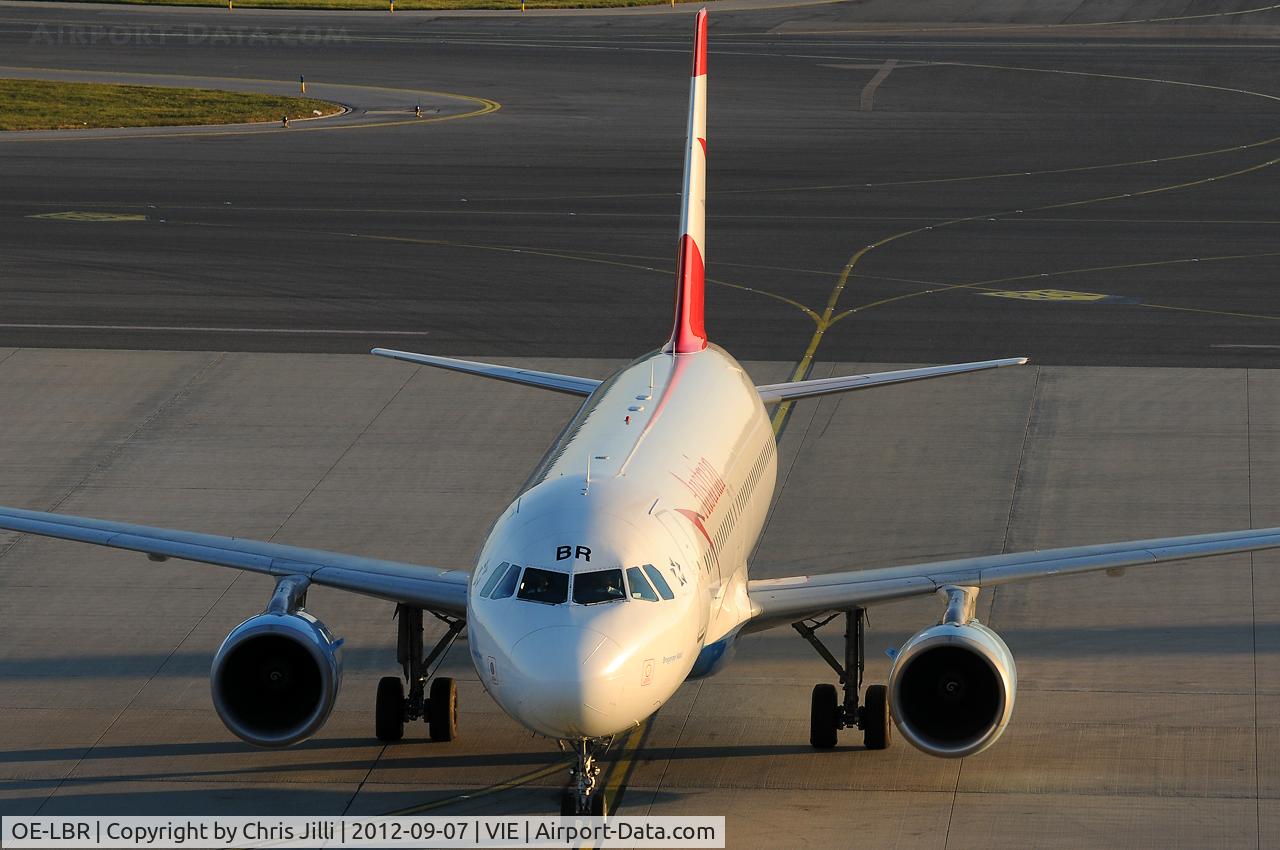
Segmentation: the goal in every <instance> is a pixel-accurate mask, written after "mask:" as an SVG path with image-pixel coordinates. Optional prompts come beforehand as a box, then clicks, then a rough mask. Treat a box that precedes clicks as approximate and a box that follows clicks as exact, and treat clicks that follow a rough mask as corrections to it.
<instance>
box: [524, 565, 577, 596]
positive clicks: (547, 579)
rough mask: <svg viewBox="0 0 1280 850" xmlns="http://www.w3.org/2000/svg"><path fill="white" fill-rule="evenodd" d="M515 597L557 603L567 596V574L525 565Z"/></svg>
mask: <svg viewBox="0 0 1280 850" xmlns="http://www.w3.org/2000/svg"><path fill="white" fill-rule="evenodd" d="M516 597H517V598H519V599H527V600H529V601H530V602H541V603H543V604H546V605H559V604H561V603H562V602H564V601H565V600H566V599H568V598H569V576H568V574H567V573H557V572H552V571H551V570H540V569H538V568H537V567H525V570H524V576H523V578H521V580H520V591H519V592H518V593H517V594H516Z"/></svg>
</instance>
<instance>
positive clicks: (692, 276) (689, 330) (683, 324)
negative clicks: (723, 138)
mask: <svg viewBox="0 0 1280 850" xmlns="http://www.w3.org/2000/svg"><path fill="white" fill-rule="evenodd" d="M706 208H707V10H706V9H703V10H701V11H700V12H698V16H697V18H696V19H695V23H694V35H693V80H692V81H691V83H690V86H689V132H688V135H687V136H686V138H685V150H684V193H683V203H682V206H681V209H680V249H679V251H680V253H679V260H678V266H677V269H676V321H675V327H674V328H673V329H672V331H671V342H670V343H668V345H667V349H666V350H667V351H671V352H673V353H675V354H687V353H689V352H693V351H701V350H702V349H704V348H706V347H707V331H706V328H705V327H704V323H703V290H704V288H705V283H704V279H703V262H704V260H705V258H706V253H705V245H706V243H705V242H704V241H703V237H704V235H705V221H706Z"/></svg>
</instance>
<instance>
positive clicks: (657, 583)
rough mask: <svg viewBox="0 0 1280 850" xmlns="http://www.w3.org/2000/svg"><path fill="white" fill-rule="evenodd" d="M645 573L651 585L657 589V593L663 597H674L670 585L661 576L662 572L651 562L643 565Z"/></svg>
mask: <svg viewBox="0 0 1280 850" xmlns="http://www.w3.org/2000/svg"><path fill="white" fill-rule="evenodd" d="M644 572H645V575H647V576H649V579H650V580H651V581H652V582H653V586H654V587H656V588H657V589H658V593H660V594H662V598H663V599H675V598H676V595H675V594H674V593H672V592H671V585H669V584H667V580H666V579H665V578H663V577H662V573H660V572H659V571H658V568H657V567H655V566H654V565H653V564H645V565H644Z"/></svg>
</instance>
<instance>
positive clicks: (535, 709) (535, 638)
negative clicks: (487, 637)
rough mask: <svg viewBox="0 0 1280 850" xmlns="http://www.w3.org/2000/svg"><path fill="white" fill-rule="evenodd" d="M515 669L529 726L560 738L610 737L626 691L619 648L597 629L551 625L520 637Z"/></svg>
mask: <svg viewBox="0 0 1280 850" xmlns="http://www.w3.org/2000/svg"><path fill="white" fill-rule="evenodd" d="M511 663H512V666H513V667H514V668H515V669H516V671H517V672H518V673H519V675H520V676H521V678H522V679H523V680H524V682H525V683H526V687H525V688H524V698H523V699H521V713H522V714H523V715H524V716H525V719H526V720H527V721H528V722H529V723H530V725H531V726H533V727H535V728H537V729H538V730H539V731H541V732H542V733H543V734H547V735H550V736H552V737H557V738H574V737H580V736H586V737H597V736H601V735H612V734H614V733H616V732H618V731H620V730H621V729H622V728H625V727H626V726H627V725H628V724H627V723H626V722H625V721H623V720H620V719H619V716H618V713H619V707H620V703H621V701H622V690H623V657H622V651H621V648H620V647H619V646H618V644H617V643H615V642H614V641H613V640H611V639H610V638H608V637H607V636H605V635H603V634H601V633H600V632H597V631H595V630H594V629H588V628H583V627H580V626H548V627H546V628H542V629H538V630H536V631H533V632H530V633H529V634H527V635H525V636H524V637H523V638H521V639H520V640H519V641H518V642H517V643H516V645H515V646H514V647H512V651H511Z"/></svg>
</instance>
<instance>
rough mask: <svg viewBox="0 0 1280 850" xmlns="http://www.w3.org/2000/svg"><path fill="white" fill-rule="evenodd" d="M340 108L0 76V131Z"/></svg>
mask: <svg viewBox="0 0 1280 850" xmlns="http://www.w3.org/2000/svg"><path fill="white" fill-rule="evenodd" d="M317 109H318V110H320V112H321V114H324V115H331V114H333V113H335V112H338V111H339V110H340V109H341V107H340V106H338V105H337V104H335V103H329V102H328V101H324V100H314V99H312V98H306V97H282V96H279V95H272V94H254V93H251V92H231V91H212V90H209V89H171V88H160V87H158V86H116V85H107V84H102V83H54V82H48V81H46V80H2V79H0V130H66V129H76V128H78V129H88V128H91V127H166V126H169V127H171V126H175V125H183V124H243V123H247V122H250V121H279V120H280V118H281V116H283V115H288V116H289V117H290V118H313V117H315V113H314V110H317Z"/></svg>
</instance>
